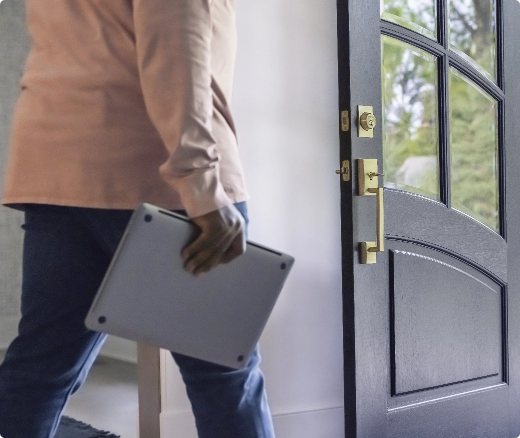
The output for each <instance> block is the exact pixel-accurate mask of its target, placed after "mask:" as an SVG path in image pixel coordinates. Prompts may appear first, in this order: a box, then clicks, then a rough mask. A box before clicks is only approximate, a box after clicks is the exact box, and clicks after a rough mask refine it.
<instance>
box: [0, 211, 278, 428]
mask: <svg viewBox="0 0 520 438" xmlns="http://www.w3.org/2000/svg"><path fill="white" fill-rule="evenodd" d="M236 206H237V208H238V209H239V210H240V211H241V213H242V214H243V215H244V217H245V218H246V220H247V211H246V205H245V203H240V204H237V205H236ZM25 214H26V220H25V224H24V225H23V226H22V228H24V230H25V237H24V250H23V281H22V305H21V311H22V318H21V321H20V324H19V334H18V336H17V337H16V339H15V340H14V341H13V342H12V343H11V345H10V346H9V348H8V350H7V352H6V356H5V360H4V362H3V363H2V365H1V366H0V435H1V436H2V437H3V438H52V437H53V436H54V434H55V432H56V428H57V426H58V423H59V419H60V415H61V412H62V410H63V408H64V406H65V403H66V402H67V399H68V398H69V396H70V395H71V394H73V393H74V392H75V391H76V390H77V389H78V388H79V387H80V386H81V384H82V383H83V382H84V380H85V378H86V376H87V373H88V371H89V369H90V367H91V366H92V363H93V362H94V359H95V358H96V355H97V354H98V353H99V351H100V349H101V347H102V345H103V342H104V341H105V338H106V335H104V334H101V333H97V332H93V331H91V330H88V329H87V328H86V327H85V325H84V323H83V321H84V319H85V316H86V314H87V312H88V310H89V308H90V305H91V303H92V300H93V299H94V296H95V294H96V291H97V289H98V287H99V285H100V284H101V281H102V279H103V276H104V274H105V271H106V270H107V267H108V265H109V263H110V260H111V258H112V256H113V254H114V252H115V250H116V247H117V245H118V243H119V241H120V239H121V237H122V235H123V232H124V230H125V228H126V225H127V224H128V221H129V219H130V216H131V214H132V212H131V211H128V210H103V209H91V208H77V207H61V206H51V205H28V206H27V210H26V213H25ZM172 355H173V358H174V359H175V361H176V362H177V364H178V366H179V369H180V371H181V375H182V377H183V380H184V382H185V384H186V389H187V393H188V397H189V399H190V401H191V404H192V408H193V412H194V415H195V418H196V423H197V430H198V433H199V437H200V438H274V432H273V429H272V422H271V415H270V411H269V406H268V405H267V400H266V396H265V391H264V379H263V376H262V373H261V371H260V369H259V362H260V357H259V355H258V351H256V352H255V354H254V355H253V357H252V359H251V361H250V363H249V364H248V365H247V367H245V368H244V369H241V370H238V371H237V370H233V369H230V368H226V367H223V366H220V365H214V364H210V363H208V362H204V361H201V360H197V359H193V358H189V357H186V356H182V355H178V354H174V353H172Z"/></svg>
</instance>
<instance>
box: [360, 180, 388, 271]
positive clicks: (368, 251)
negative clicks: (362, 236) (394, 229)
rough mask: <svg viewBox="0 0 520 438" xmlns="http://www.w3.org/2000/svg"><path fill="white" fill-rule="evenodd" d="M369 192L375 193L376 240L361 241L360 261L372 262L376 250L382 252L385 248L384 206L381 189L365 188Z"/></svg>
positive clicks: (364, 262) (373, 261) (374, 259)
mask: <svg viewBox="0 0 520 438" xmlns="http://www.w3.org/2000/svg"><path fill="white" fill-rule="evenodd" d="M367 190H368V192H370V193H375V195H376V215H377V224H376V227H377V230H376V236H377V237H376V239H377V241H376V242H361V263H362V264H372V263H375V262H376V260H377V259H376V254H375V253H376V252H383V251H384V250H385V206H384V199H383V189H382V188H377V189H367Z"/></svg>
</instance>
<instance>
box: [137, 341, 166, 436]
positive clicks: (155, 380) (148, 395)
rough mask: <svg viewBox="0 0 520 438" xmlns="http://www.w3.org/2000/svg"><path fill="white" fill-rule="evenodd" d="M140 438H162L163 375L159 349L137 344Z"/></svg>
mask: <svg viewBox="0 0 520 438" xmlns="http://www.w3.org/2000/svg"><path fill="white" fill-rule="evenodd" d="M137 380H138V391H139V438H160V436H161V432H160V414H161V374H160V355H159V349H158V348H156V347H151V346H149V345H145V344H137Z"/></svg>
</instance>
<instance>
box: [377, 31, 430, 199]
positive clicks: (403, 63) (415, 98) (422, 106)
mask: <svg viewBox="0 0 520 438" xmlns="http://www.w3.org/2000/svg"><path fill="white" fill-rule="evenodd" d="M382 58H383V59H382V62H381V64H382V84H383V160H384V163H383V169H384V172H383V173H384V174H385V176H384V182H385V187H390V188H396V189H400V190H406V191H409V192H413V193H418V194H420V195H423V196H427V197H429V198H433V199H436V200H438V199H439V165H438V162H439V159H438V144H439V136H438V126H437V113H438V110H437V58H435V57H434V56H432V55H430V54H429V53H427V52H424V51H422V50H420V49H418V48H416V47H414V46H412V45H409V44H406V43H403V42H401V41H398V40H396V39H394V38H391V37H388V36H383V37H382Z"/></svg>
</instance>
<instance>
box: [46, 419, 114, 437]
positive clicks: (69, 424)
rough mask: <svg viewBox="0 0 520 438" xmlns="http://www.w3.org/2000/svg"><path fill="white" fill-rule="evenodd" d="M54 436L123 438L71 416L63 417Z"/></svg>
mask: <svg viewBox="0 0 520 438" xmlns="http://www.w3.org/2000/svg"><path fill="white" fill-rule="evenodd" d="M54 438H121V437H120V436H119V435H114V434H112V433H110V432H103V431H102V430H97V429H94V428H93V427H92V426H89V425H88V424H85V423H82V422H81V421H78V420H74V419H72V418H69V417H61V421H60V425H59V427H58V431H57V432H56V435H55V437H54Z"/></svg>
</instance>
